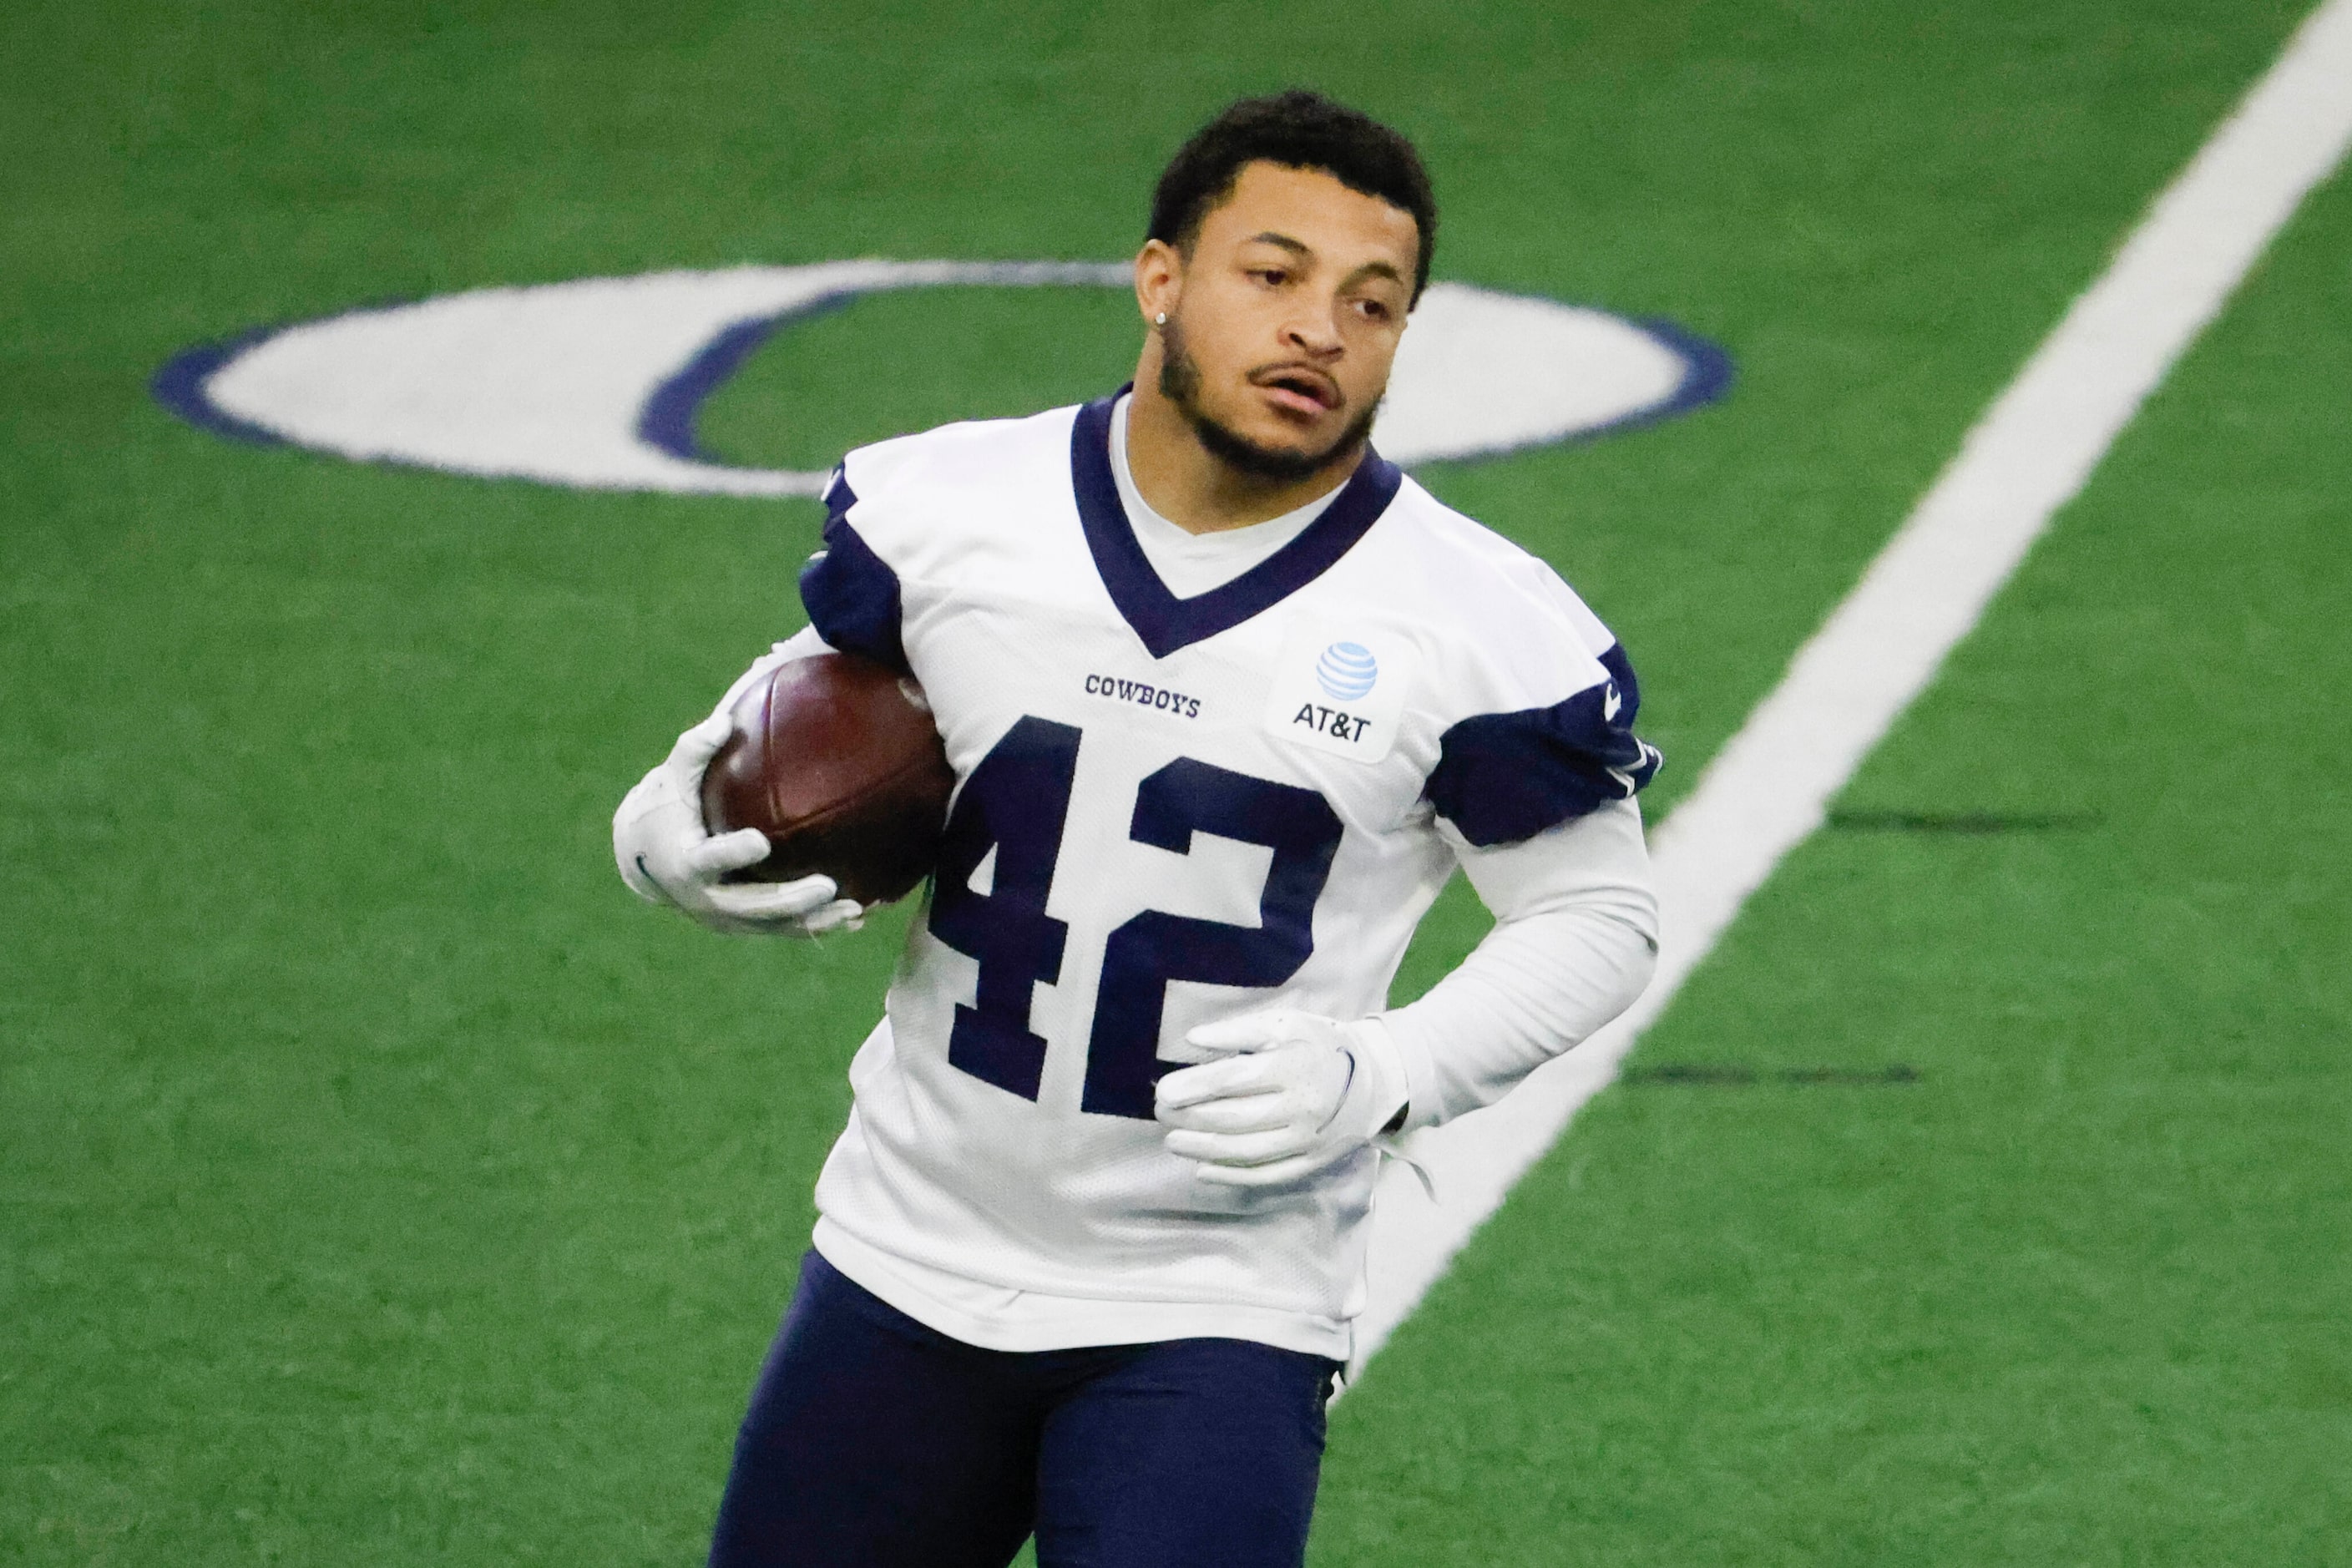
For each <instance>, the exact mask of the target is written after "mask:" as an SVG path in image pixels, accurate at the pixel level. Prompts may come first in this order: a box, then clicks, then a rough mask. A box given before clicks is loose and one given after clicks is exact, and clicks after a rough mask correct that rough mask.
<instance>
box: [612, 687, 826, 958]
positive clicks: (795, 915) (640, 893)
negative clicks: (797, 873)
mask: <svg viewBox="0 0 2352 1568" xmlns="http://www.w3.org/2000/svg"><path fill="white" fill-rule="evenodd" d="M733 728H734V725H733V722H732V721H730V719H729V717H728V715H727V713H726V712H725V711H724V710H721V711H719V712H717V713H713V714H712V715H711V716H710V717H709V718H708V719H705V720H704V721H702V722H701V723H699V724H697V725H696V726H695V727H694V728H693V729H691V730H688V731H687V732H686V733H685V734H683V735H680V736H679V737H678V738H677V745H675V746H673V747H671V748H670V753H669V756H668V757H667V759H665V760H664V761H663V762H662V763H661V765H660V766H658V767H656V768H655V769H654V770H653V771H652V772H651V773H647V774H646V776H645V777H644V778H642V779H639V780H638V781H637V786H636V787H635V789H633V790H631V791H630V792H629V793H628V794H627V795H625V796H624V797H623V799H622V801H621V808H620V809H619V810H618V811H616V812H614V814H613V858H614V861H615V862H617V863H618V864H619V866H620V868H621V880H623V881H625V882H626V883H627V884H628V885H629V890H630V891H631V892H633V893H635V894H636V895H637V897H639V898H641V899H643V900H646V902H647V903H654V904H669V905H672V906H674V907H676V908H677V909H679V910H684V911H685V912H686V913H687V914H688V915H690V916H692V917H693V918H694V919H695V920H697V921H701V922H702V923H703V924H704V925H707V926H709V927H710V928H711V929H712V930H713V931H756V932H764V933H766V934H769V935H772V936H817V935H821V934H822V933H824V932H825V931H856V929H857V928H858V926H859V925H860V924H861V923H862V921H861V918H860V917H862V916H863V915H864V914H865V912H866V911H865V910H862V909H861V908H859V907H858V905H857V904H856V901H855V900H849V899H844V898H840V897H838V896H836V895H837V894H838V893H839V891H840V889H837V888H835V886H834V882H833V879H832V878H830V877H803V878H802V879H800V880H798V881H796V882H721V881H720V880H719V878H721V877H722V876H724V875H726V874H727V873H728V872H730V871H740V870H741V869H742V868H744V867H746V866H756V865H758V864H759V863H760V862H761V861H762V860H764V859H766V858H768V836H767V835H766V834H764V833H761V831H760V830H759V829H758V828H756V827H745V828H740V829H738V830H737V831H735V832H733V833H728V834H722V835H720V836H719V837H715V838H714V837H711V835H710V831H709V828H707V827H705V826H703V822H702V772H703V770H704V769H705V768H707V767H709V765H710V759H711V758H712V757H714V756H716V755H718V754H719V747H721V746H723V745H725V744H726V743H727V737H728V735H729V734H730V732H731V731H732V730H733Z"/></svg>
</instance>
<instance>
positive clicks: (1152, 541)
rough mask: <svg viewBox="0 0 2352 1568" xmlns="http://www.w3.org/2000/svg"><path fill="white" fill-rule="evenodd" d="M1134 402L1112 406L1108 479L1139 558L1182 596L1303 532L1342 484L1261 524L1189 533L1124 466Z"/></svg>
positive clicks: (1223, 580) (1216, 583) (1223, 579)
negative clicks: (1154, 504)
mask: <svg viewBox="0 0 2352 1568" xmlns="http://www.w3.org/2000/svg"><path fill="white" fill-rule="evenodd" d="M1132 401H1134V399H1133V395H1128V396H1125V397H1121V398H1120V399H1119V400H1118V403H1117V404H1115V405H1112V407H1111V411H1110V477H1111V479H1112V480H1113V481H1114V482H1116V483H1117V484H1118V504H1119V505H1120V506H1122V507H1124V508H1126V509H1127V522H1128V526H1129V528H1131V529H1133V530H1134V531H1135V542H1136V543H1138V544H1139V545H1141V546H1142V547H1143V558H1144V559H1145V560H1147V561H1149V562H1150V563H1151V569H1152V571H1154V572H1156V573H1158V574H1160V581H1161V582H1162V583H1165V584H1167V585H1168V591H1169V592H1170V593H1171V594H1173V595H1176V596H1177V597H1178V598H1180V599H1192V598H1197V597H1199V596H1200V595H1202V594H1205V593H1207V592H1208V591H1209V590H1210V589H1212V588H1216V587H1222V586H1223V584H1227V583H1230V582H1232V581H1233V580H1234V578H1236V577H1238V576H1240V575H1241V574H1243V573H1244V572H1246V571H1248V570H1249V569H1250V568H1251V567H1253V566H1255V565H1256V564H1257V563H1259V562H1261V561H1264V560H1265V558H1266V557H1267V556H1269V555H1272V554H1273V553H1274V552H1276V551H1277V550H1279V549H1281V548H1282V547H1283V546H1284V545H1286V544H1287V543H1289V542H1291V541H1292V540H1294V539H1296V538H1297V537H1298V536H1299V535H1300V534H1302V533H1304V532H1306V531H1307V524H1308V523H1310V522H1313V521H1315V520H1316V519H1317V518H1318V517H1321V516H1322V515H1323V512H1324V510H1325V509H1326V508H1328V506H1330V504H1331V503H1332V502H1333V501H1334V500H1338V499H1339V491H1340V490H1341V489H1344V488H1346V487H1345V486H1334V487H1333V488H1332V489H1328V490H1327V491H1325V492H1324V493H1323V494H1321V495H1319V496H1317V497H1316V498H1315V499H1314V500H1311V501H1308V502H1307V504H1306V505H1305V506H1302V507H1300V508H1298V509H1297V510H1295V511H1286V512H1284V513H1283V514H1282V515H1281V516H1280V517H1276V518H1269V519H1267V520H1266V521H1264V522H1253V523H1250V524H1248V525H1247V526H1246V527H1243V528H1224V529H1219V530H1217V531H1214V532H1212V533H1188V532H1187V531H1184V530H1183V529H1181V528H1179V527H1177V526H1176V525H1175V524H1174V523H1172V522H1171V521H1168V520H1167V519H1166V518H1164V517H1162V516H1160V514H1159V513H1158V512H1156V511H1154V510H1151V503H1150V502H1149V501H1147V500H1144V499H1143V492H1142V491H1141V490H1139V489H1136V488H1135V474H1134V471H1133V470H1132V469H1130V468H1129V467H1128V466H1127V405H1129V403H1130V402H1132Z"/></svg>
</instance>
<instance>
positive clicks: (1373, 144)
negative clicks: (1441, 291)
mask: <svg viewBox="0 0 2352 1568" xmlns="http://www.w3.org/2000/svg"><path fill="white" fill-rule="evenodd" d="M1261 161H1263V162H1265V163H1280V164H1283V165H1284V166H1286V167H1287V168H1293V169H1319V170H1321V171H1322V172H1323V173H1325V174H1328V175H1330V176H1331V177H1332V178H1333V179H1335V180H1337V181H1339V183H1340V184H1343V185H1345V186H1347V187H1348V188H1349V190H1351V191H1360V192H1362V193H1363V194H1364V195H1368V196H1377V197H1379V198H1380V199H1381V201H1384V202H1387V203H1388V204H1389V205H1391V206H1395V207H1401V208H1402V209H1403V210H1404V211H1406V212H1408V213H1411V214H1412V221H1413V223H1414V225H1415V226H1417V227H1418V228H1419V229H1420V231H1421V255H1420V258H1419V260H1418V262H1417V263H1416V264H1415V266H1414V268H1413V279H1412V300H1413V303H1415V304H1418V303H1419V302H1420V300H1421V291H1422V289H1424V288H1426V287H1427V286H1428V284H1429V258H1431V257H1432V256H1433V255H1434V254H1435V253H1436V250H1437V195H1436V193H1435V192H1433V191H1432V190H1431V189H1430V185H1429V171H1428V170H1426V169H1424V168H1423V167H1422V163H1421V154H1420V153H1417V152H1415V151H1414V150H1413V145H1412V142H1408V141H1406V140H1405V139H1404V137H1403V136H1402V135H1400V134H1399V133H1398V132H1395V131H1392V130H1391V129H1390V128H1389V127H1387V126H1385V125H1383V124H1381V122H1380V121H1377V120H1374V119H1373V118H1372V117H1371V116H1370V115H1369V114H1365V113H1363V112H1362V111H1360V110H1354V109H1350V108H1349V107H1348V106H1347V105H1346V104H1344V103H1335V102H1333V101H1332V100H1330V99H1328V98H1326V97H1324V96H1323V95H1322V94H1321V93H1319V92H1308V91H1307V90H1306V89H1303V88H1293V89H1290V90H1289V91H1287V92H1278V93H1276V94H1274V95H1273V96H1272V97H1269V98H1244V99H1243V100H1240V101H1238V102H1236V103H1234V104H1231V105H1229V106H1227V107H1226V109H1225V110H1223V112H1222V113H1220V114H1219V115H1218V116H1217V117H1216V118H1215V119H1214V120H1212V121H1209V122H1208V123H1207V124H1206V125H1203V126H1202V127H1201V129H1200V130H1198V131H1196V132H1193V133H1192V140H1191V141H1189V142H1185V143H1184V145H1183V146H1181V147H1180V148H1178V149H1177V151H1176V156H1175V157H1173V158H1171V160H1169V163H1168V167H1167V169H1166V170H1165V171H1164V172H1163V173H1162V174H1160V184H1159V186H1158V188H1157V189H1155V190H1154V191H1153V192H1152V193H1151V226H1150V230H1149V231H1148V232H1147V234H1146V236H1145V237H1146V238H1149V239H1157V240H1161V241H1164V242H1165V243H1167V244H1169V245H1172V246H1174V247H1177V248H1178V249H1179V250H1186V251H1189V250H1190V249H1191V248H1192V242H1193V240H1195V239H1196V238H1198V237H1200V232H1201V220H1202V219H1203V218H1205V217H1207V216H1209V214H1210V213H1211V212H1212V211H1213V210H1214V208H1215V207H1216V206H1217V205H1218V204H1220V203H1221V202H1223V200H1224V199H1225V198H1226V197H1227V196H1229V195H1232V194H1233V189H1234V183H1235V182H1236V181H1237V180H1238V179H1239V178H1240V177H1241V172H1242V168H1243V166H1244V165H1245V164H1248V163H1258V162H1261Z"/></svg>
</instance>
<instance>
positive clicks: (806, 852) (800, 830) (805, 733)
mask: <svg viewBox="0 0 2352 1568" xmlns="http://www.w3.org/2000/svg"><path fill="white" fill-rule="evenodd" d="M734 718H735V732H734V733H733V734H732V735H730V736H729V737H728V738H727V743H726V744H725V745H723V746H721V747H720V748H719V754H718V755H717V756H715V757H713V758H711V759H710V766H709V769H708V770H707V771H706V772H705V773H703V775H702V820H703V823H704V825H705V826H708V827H709V829H710V831H711V832H712V833H731V832H733V831H735V830H736V829H738V828H742V827H756V828H758V829H759V830H760V831H761V832H762V833H765V834H766V835H767V836H768V843H769V845H770V846H771V847H770V849H769V851H768V858H766V859H765V860H762V861H761V862H760V863H759V864H758V865H756V866H752V867H749V868H746V869H744V870H741V871H738V872H735V873H734V874H733V876H732V877H731V878H730V880H735V881H760V882H788V881H791V880H793V879H794V878H798V877H806V876H809V875H811V874H813V873H820V872H821V873H823V874H824V875H825V876H827V877H830V878H832V879H834V881H835V882H836V883H838V884H839V885H840V888H841V896H842V897H843V898H845V899H856V900H857V901H858V902H859V903H861V904H875V903H888V902H889V901H891V900H894V899H899V898H904V897H905V896H906V895H907V893H908V890H909V889H912V888H913V887H914V886H915V884H916V883H918V882H919V881H921V880H922V879H923V878H924V877H925V876H926V875H928V874H929V871H930V869H931V862H932V860H933V859H934V858H936V857H937V856H938V854H939V847H940V829H941V826H943V824H944V823H945V820H946V817H947V809H948V795H949V794H950V792H951V791H953V790H954V788H955V773H954V770H952V769H951V768H950V767H949V766H948V755H947V749H946V748H945V747H944V746H942V745H941V744H940V734H939V731H938V730H937V729H935V728H933V726H932V724H931V714H930V710H929V707H928V706H926V705H925V704H924V703H923V700H922V692H921V689H919V687H917V686H916V685H915V683H914V682H913V681H911V680H908V681H903V682H902V681H901V680H900V679H899V678H898V675H896V674H894V673H893V672H892V671H891V670H889V669H888V668H885V667H884V666H882V665H879V664H877V663H875V662H874V661H873V660H872V659H870V658H861V657H859V656H858V655H856V654H845V653H824V654H818V655H816V656H815V657H814V658H797V659H793V660H792V661H791V662H790V663H788V664H782V665H778V666H777V667H776V668H775V669H774V671H773V672H772V673H771V674H770V675H769V676H768V678H767V679H765V680H761V681H757V682H755V683H753V685H752V686H751V689H748V690H746V691H745V692H744V693H743V695H742V696H740V697H739V698H737V699H736V700H735V709H734Z"/></svg>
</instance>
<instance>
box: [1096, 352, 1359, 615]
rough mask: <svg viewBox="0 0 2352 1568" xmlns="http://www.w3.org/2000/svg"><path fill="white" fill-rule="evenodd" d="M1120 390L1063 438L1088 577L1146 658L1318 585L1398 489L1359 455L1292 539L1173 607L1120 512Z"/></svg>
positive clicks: (1175, 600)
mask: <svg viewBox="0 0 2352 1568" xmlns="http://www.w3.org/2000/svg"><path fill="white" fill-rule="evenodd" d="M1127 390H1128V389H1127V388H1126V387H1124V386H1122V387H1120V388H1119V389H1118V392H1114V393H1112V394H1111V395H1109V396H1108V397H1104V398H1098V399H1097V400H1096V401H1094V402H1092V403H1089V404H1087V405H1086V406H1085V407H1083V408H1081V409H1079V410H1078V417H1077V422H1076V424H1075V425H1074V426H1072V427H1071V430H1070V479H1071V483H1072V486H1073V488H1074V489H1076V492H1077V500H1078V521H1079V524H1080V525H1081V526H1082V527H1083V528H1085V530H1086V534H1087V550H1089V551H1090V552H1093V555H1094V558H1095V571H1096V572H1097V574H1100V575H1101V577H1102V584H1103V587H1104V588H1105V589H1106V590H1107V591H1108V593H1109V594H1110V598H1111V603H1112V604H1114V605H1117V606H1118V613H1119V614H1120V615H1121V616H1124V617H1126V620H1127V624H1128V625H1129V626H1131V627H1133V628H1134V630H1135V635H1136V636H1137V637H1140V638H1142V639H1143V646H1144V647H1146V648H1149V649H1150V652H1151V657H1152V658H1167V657H1168V656H1169V655H1170V654H1171V653H1174V652H1175V651H1176V650H1177V649H1179V648H1181V647H1190V646H1191V645H1192V644H1193V643H1196V642H1200V641H1202V640H1203V639H1204V638H1207V637H1214V636H1216V635H1217V634H1218V633H1219V632H1222V631H1228V630H1230V629H1232V628H1233V627H1234V626H1239V625H1241V624H1242V623H1243V622H1244V621H1245V620H1248V619H1249V618H1250V617H1251V616H1255V615H1257V614H1258V613H1260V612H1261V611H1264V610H1267V609H1271V608H1272V607H1273V606H1274V605H1277V604H1280V603H1281V602H1282V601H1283V600H1284V599H1286V598H1288V597H1289V596H1290V595H1293V594H1295V593H1297V592H1298V590H1299V589H1301V588H1304V587H1305V586H1307V584H1309V583H1312V582H1313V581H1315V579H1316V578H1318V577H1320V576H1321V575H1323V574H1324V573H1326V572H1328V571H1329V570H1330V569H1331V568H1332V567H1333V566H1334V565H1336V564H1337V563H1339V557H1341V556H1342V555H1345V554H1346V553H1348V552H1349V549H1351V548H1352V547H1353V546H1354V545H1355V542H1356V541H1358V540H1360V539H1361V538H1363V537H1364V534H1365V533H1366V532H1367V531H1369V530H1370V528H1371V526H1372V524H1373V523H1375V522H1378V521H1380V519H1381V513H1382V512H1384V511H1386V510H1388V506H1389V502H1391V500H1395V499H1396V493H1397V488H1398V487H1399V486H1401V485H1402V484H1403V483H1404V474H1403V473H1402V470H1400V469H1399V468H1397V466H1396V465H1395V464H1394V463H1391V462H1390V461H1389V460H1388V459H1387V458H1383V457H1381V455H1380V454H1379V453H1378V452H1375V451H1373V450H1372V449H1371V448H1370V447H1365V448H1364V458H1363V461H1361V462H1360V463H1358V464H1357V465H1356V471H1355V473H1354V474H1352V475H1351V476H1349V479H1348V482H1347V483H1346V484H1345V485H1342V486H1341V487H1340V489H1339V495H1338V496H1337V497H1335V498H1334V499H1333V500H1332V502H1331V504H1330V505H1329V506H1328V507H1326V508H1324V509H1323V515H1322V516H1320V517H1318V518H1317V519H1316V520H1315V521H1313V522H1310V523H1308V524H1307V527H1306V529H1305V530H1304V531H1301V532H1300V534H1299V535H1298V537H1297V538H1296V539H1294V540H1292V541H1291V542H1289V543H1287V544H1286V545H1284V546H1283V547H1282V548H1281V549H1279V550H1277V551H1276V552H1274V553H1273V554H1271V555H1269V556H1267V557H1266V558H1265V560H1263V561H1261V562H1259V563H1257V564H1256V565H1255V566H1253V567H1251V568H1250V569H1249V570H1248V571H1246V572H1244V573H1243V574H1241V575H1240V576H1238V577H1235V578H1234V579H1233V581H1231V582H1229V583H1223V584H1219V585H1218V586H1216V587H1214V588H1212V589H1210V590H1209V591H1208V592H1207V593H1205V594H1196V595H1193V596H1192V598H1189V599H1180V598H1178V597H1177V596H1176V595H1173V594H1171V593H1170V592H1169V591H1168V584H1165V583H1163V582H1161V581H1160V574H1159V573H1157V572H1155V571H1153V570H1152V568H1151V562H1150V558H1149V557H1147V556H1146V555H1145V554H1144V553H1143V546H1142V545H1140V544H1139V543H1137V542H1136V539H1135V528H1134V525H1133V524H1131V523H1130V522H1129V521H1128V516H1127V509H1126V508H1125V507H1123V506H1121V505H1120V504H1119V500H1118V480H1117V479H1113V478H1112V477H1111V468H1110V424H1111V420H1110V414H1111V408H1112V406H1113V405H1116V404H1117V403H1118V399H1119V397H1120V395H1121V394H1124V393H1125V392H1126V391H1127Z"/></svg>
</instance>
